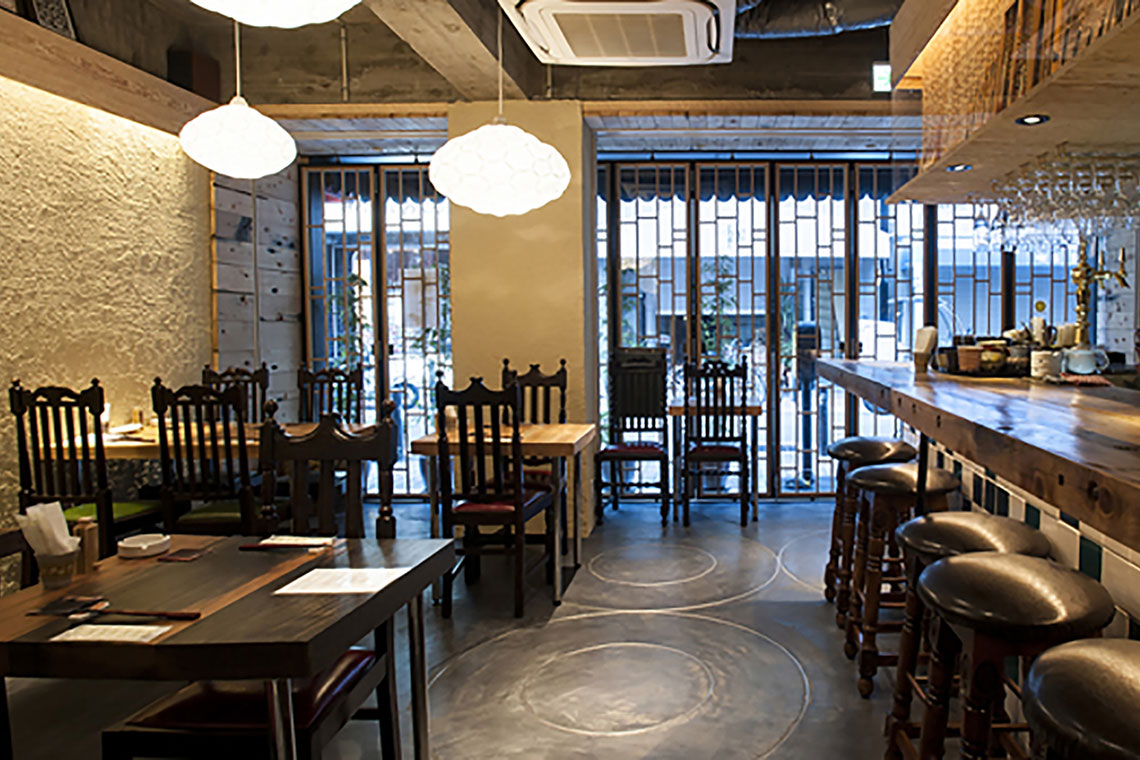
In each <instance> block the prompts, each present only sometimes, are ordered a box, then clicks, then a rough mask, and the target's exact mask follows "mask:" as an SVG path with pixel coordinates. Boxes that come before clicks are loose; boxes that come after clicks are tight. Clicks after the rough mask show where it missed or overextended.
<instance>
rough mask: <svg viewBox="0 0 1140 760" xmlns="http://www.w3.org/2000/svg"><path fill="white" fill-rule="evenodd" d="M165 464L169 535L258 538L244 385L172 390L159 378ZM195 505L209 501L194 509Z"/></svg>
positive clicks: (155, 391)
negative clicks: (193, 504) (244, 410)
mask: <svg viewBox="0 0 1140 760" xmlns="http://www.w3.org/2000/svg"><path fill="white" fill-rule="evenodd" d="M151 401H152V402H153V405H154V413H155V414H156V415H157V416H158V446H159V455H160V458H161V462H162V486H161V488H160V494H161V501H162V518H163V525H164V529H165V530H166V531H167V532H168V533H174V532H177V533H205V534H209V535H247V536H248V535H254V534H256V533H259V532H262V531H263V530H264V528H265V527H266V526H264V525H262V521H261V520H260V517H259V509H258V505H257V499H256V498H255V497H254V493H253V486H252V483H251V480H250V472H249V451H248V449H247V445H246V432H245V415H244V414H243V412H242V407H243V404H244V403H245V394H244V393H243V392H242V388H241V386H237V385H234V386H230V387H229V388H226V389H224V390H217V389H215V388H211V387H209V386H206V385H186V386H183V387H182V388H179V389H178V390H172V389H170V388H167V387H166V386H165V385H163V384H162V380H161V379H160V378H155V381H154V386H153V387H152V388H151ZM194 502H204V503H203V504H202V505H201V506H199V507H197V508H194V509H191V508H190V505H191V504H192V503H194Z"/></svg>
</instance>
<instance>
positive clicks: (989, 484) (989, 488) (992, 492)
mask: <svg viewBox="0 0 1140 760" xmlns="http://www.w3.org/2000/svg"><path fill="white" fill-rule="evenodd" d="M984 506H985V508H986V511H987V512H989V513H990V514H991V515H992V514H993V513H994V509H996V508H997V484H996V483H994V482H993V481H992V480H987V481H986V500H985V502H984Z"/></svg>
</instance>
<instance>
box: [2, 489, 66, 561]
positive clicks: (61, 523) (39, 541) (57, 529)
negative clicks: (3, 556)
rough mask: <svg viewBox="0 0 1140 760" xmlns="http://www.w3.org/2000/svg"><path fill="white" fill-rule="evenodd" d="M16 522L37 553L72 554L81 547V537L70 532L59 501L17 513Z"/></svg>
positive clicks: (46, 554)
mask: <svg viewBox="0 0 1140 760" xmlns="http://www.w3.org/2000/svg"><path fill="white" fill-rule="evenodd" d="M16 522H18V523H19V525H20V531H21V532H22V533H23V534H24V538H25V539H26V540H27V542H28V545H29V546H31V547H32V551H34V552H35V553H36V554H39V555H43V556H54V555H60V554H70V553H71V552H73V551H75V550H76V549H78V548H79V538H78V537H77V536H73V535H71V534H70V533H68V531H67V518H65V517H64V516H63V505H62V504H60V503H59V502H58V501H53V502H51V503H50V504H36V505H35V506H31V507H28V509H27V514H23V515H16Z"/></svg>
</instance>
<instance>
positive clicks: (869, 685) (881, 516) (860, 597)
mask: <svg viewBox="0 0 1140 760" xmlns="http://www.w3.org/2000/svg"><path fill="white" fill-rule="evenodd" d="M918 475H919V469H918V464H917V463H916V462H908V463H906V464H875V465H870V466H869V467H860V468H859V469H857V470H855V471H854V472H852V473H851V474H849V475H848V476H847V482H848V483H849V484H850V486H851V487H854V488H855V489H857V490H858V491H860V492H861V494H860V497H859V514H858V521H859V525H858V535H857V537H856V541H855V559H854V563H853V570H852V578H851V586H852V598H851V609H850V610H849V612H848V615H847V641H846V643H845V644H844V647H843V651H844V653H845V654H846V655H847V656H848V657H849V658H851V659H855V656H856V655H858V656H859V681H858V686H859V693H860V694H861V695H862V696H864V697H869V696H871V692H872V691H874V689H875V673H877V672H878V670H879V666H880V665H894V664H895V662H896V660H897V659H898V658H897V656H896V655H894V654H884V653H881V652H880V651H879V647H878V640H877V637H878V634H879V633H880V632H883V633H887V632H897V631H900V630H902V625H901V623H898V622H894V621H892V622H887V623H882V624H880V621H879V611H880V610H881V609H882V608H885V607H895V608H901V607H902V606H903V604H904V602H905V598H906V597H905V594H904V590H903V588H902V587H903V586H904V585H905V581H906V577H905V575H904V574H903V573H902V560H901V559H894V558H892V559H889V560H886V562H887V564H888V565H892V566H893V568H894V570H893V571H892V573H891V575H889V576H884V575H883V565H884V559H885V557H884V555H885V553H886V552H885V549H886V547H887V543H888V541H891V542H892V543H893V541H892V538H893V536H894V530H895V527H896V526H897V525H898V524H899V523H901V522H903V521H904V520H908V519H910V517H911V513H912V511H913V510H914V504H915V498H916V497H917V495H918ZM961 485H962V482H961V480H960V479H959V478H958V476H957V475H955V474H954V473H952V472H949V471H947V470H930V471H928V472H927V473H926V505H927V508H928V509H929V510H930V511H932V512H941V511H945V510H946V505H947V496H948V495H949V494H951V493H953V492H954V491H957V490H958V489H959V488H960V487H961ZM884 583H890V584H891V587H892V590H891V591H889V592H887V593H886V594H884V593H883V584H884Z"/></svg>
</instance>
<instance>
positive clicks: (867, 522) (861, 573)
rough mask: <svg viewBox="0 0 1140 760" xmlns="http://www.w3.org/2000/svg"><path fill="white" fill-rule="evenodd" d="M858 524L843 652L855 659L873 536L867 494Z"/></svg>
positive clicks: (859, 513)
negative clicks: (869, 551) (869, 544)
mask: <svg viewBox="0 0 1140 760" xmlns="http://www.w3.org/2000/svg"><path fill="white" fill-rule="evenodd" d="M858 499H859V511H858V517H857V520H858V524H857V526H856V537H855V559H854V562H853V564H852V568H851V595H850V602H849V608H848V611H847V641H846V643H845V644H844V645H843V653H844V654H845V655H847V659H849V660H854V659H855V655H857V654H858V653H859V634H858V629H859V626H860V625H861V624H862V622H863V595H862V594H861V593H860V592H861V591H863V590H865V589H866V585H867V581H866V578H867V544H868V542H869V541H870V536H871V503H870V502H869V501H868V500H867V497H866V495H864V494H860V495H859V497H858Z"/></svg>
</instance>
